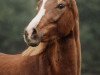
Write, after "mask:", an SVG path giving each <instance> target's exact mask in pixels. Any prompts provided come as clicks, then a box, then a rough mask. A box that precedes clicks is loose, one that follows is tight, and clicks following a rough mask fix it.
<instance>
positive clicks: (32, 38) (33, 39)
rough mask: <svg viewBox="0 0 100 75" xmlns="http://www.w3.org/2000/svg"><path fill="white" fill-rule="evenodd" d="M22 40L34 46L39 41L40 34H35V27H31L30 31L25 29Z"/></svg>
mask: <svg viewBox="0 0 100 75" xmlns="http://www.w3.org/2000/svg"><path fill="white" fill-rule="evenodd" d="M24 40H25V42H26V43H27V45H29V46H32V47H35V46H38V45H39V43H40V42H41V36H39V35H38V34H37V31H36V29H33V30H32V33H28V32H27V31H25V33H24Z"/></svg>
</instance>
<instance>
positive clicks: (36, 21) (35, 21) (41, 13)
mask: <svg viewBox="0 0 100 75" xmlns="http://www.w3.org/2000/svg"><path fill="white" fill-rule="evenodd" d="M46 2H47V0H43V3H42V6H41V8H40V10H39V12H38V14H37V15H36V17H35V18H33V20H32V21H31V22H30V23H29V25H28V26H27V28H26V31H27V32H28V33H32V29H33V28H36V27H37V25H38V24H39V22H40V20H41V18H42V17H43V16H44V15H45V11H46V9H45V8H44V7H45V4H46Z"/></svg>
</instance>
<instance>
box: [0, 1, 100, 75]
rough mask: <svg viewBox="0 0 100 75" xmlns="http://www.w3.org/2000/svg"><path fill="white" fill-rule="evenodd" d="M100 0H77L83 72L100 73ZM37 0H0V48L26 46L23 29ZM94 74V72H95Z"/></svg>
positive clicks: (8, 49) (12, 50)
mask: <svg viewBox="0 0 100 75" xmlns="http://www.w3.org/2000/svg"><path fill="white" fill-rule="evenodd" d="M99 3H100V0H77V4H78V7H79V13H80V30H81V44H82V58H83V64H82V68H83V70H82V72H83V74H84V73H85V75H86V73H87V75H89V73H92V74H93V73H95V74H96V75H97V74H98V75H100V73H99V72H100V59H99V58H100V54H99V52H100V51H99V50H100V46H99V45H100V38H99V37H100V29H99V28H100V25H99V24H100V21H99V20H100V14H99V13H100V8H99V7H100V4H99ZM36 4H37V3H36V0H0V52H4V53H16V52H20V51H22V50H24V49H25V47H26V44H25V43H24V41H23V32H24V28H25V26H27V25H28V23H29V22H30V21H31V19H32V18H33V16H34V15H35V13H36V11H35V8H36ZM95 74H93V75H95Z"/></svg>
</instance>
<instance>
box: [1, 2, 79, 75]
mask: <svg viewBox="0 0 100 75" xmlns="http://www.w3.org/2000/svg"><path fill="white" fill-rule="evenodd" d="M24 40H25V42H26V43H27V44H28V45H29V48H28V49H27V50H25V51H24V52H22V53H21V54H17V55H7V54H0V75H81V49H80V38H79V15H78V9H77V5H76V1H75V0H39V1H38V13H37V15H36V16H35V17H34V18H33V20H32V21H31V22H30V23H29V25H28V26H27V27H26V29H25V34H24Z"/></svg>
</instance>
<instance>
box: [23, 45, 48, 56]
mask: <svg viewBox="0 0 100 75" xmlns="http://www.w3.org/2000/svg"><path fill="white" fill-rule="evenodd" d="M46 45H47V43H40V44H39V45H38V46H36V47H31V46H30V47H28V49H26V50H25V51H24V52H23V53H22V56H35V55H39V54H41V53H42V52H43V51H44V49H45V48H46Z"/></svg>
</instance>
